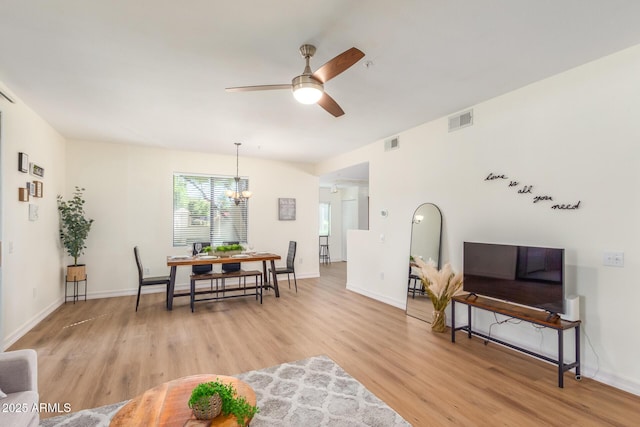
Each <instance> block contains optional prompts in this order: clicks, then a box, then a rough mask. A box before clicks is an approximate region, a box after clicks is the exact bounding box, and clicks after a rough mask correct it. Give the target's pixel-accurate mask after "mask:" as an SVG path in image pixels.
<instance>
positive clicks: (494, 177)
mask: <svg viewBox="0 0 640 427" xmlns="http://www.w3.org/2000/svg"><path fill="white" fill-rule="evenodd" d="M484 180H485V181H498V180H505V181H509V183H508V184H507V187H508V188H515V189H517V190H518V194H531V195H532V196H533V203H538V202H554V200H553V197H552V196H550V195H548V194H539V195H535V194H534V193H533V185H521V183H520V182H518V181H514V180H512V179H509V177H508V176H507V175H505V174H498V173H493V172H490V173H489V175H487V177H486V178H485V179H484ZM579 208H580V200H578V201H577V202H576V203H556V204H553V205H551V209H555V210H576V209H579Z"/></svg>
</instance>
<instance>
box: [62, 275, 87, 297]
mask: <svg viewBox="0 0 640 427" xmlns="http://www.w3.org/2000/svg"><path fill="white" fill-rule="evenodd" d="M69 279H71V280H69ZM81 282H84V293H83V294H80V293H79V287H80V283H81ZM69 283H73V294H72V295H68V294H67V290H68V288H69ZM79 297H84V300H85V301H86V300H87V275H86V274H85V276H84V278H83V279H80V278H77V277H74V278H70V277H69V276H64V303H65V304H66V303H67V301H68V300H69V298H71V300H72V301H73V303H74V304H75V303H76V301H78V299H79Z"/></svg>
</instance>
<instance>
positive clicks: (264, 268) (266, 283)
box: [262, 261, 269, 289]
mask: <svg viewBox="0 0 640 427" xmlns="http://www.w3.org/2000/svg"><path fill="white" fill-rule="evenodd" d="M262 276H263V283H264V286H265V287H266V288H267V289H269V276H268V275H267V261H262Z"/></svg>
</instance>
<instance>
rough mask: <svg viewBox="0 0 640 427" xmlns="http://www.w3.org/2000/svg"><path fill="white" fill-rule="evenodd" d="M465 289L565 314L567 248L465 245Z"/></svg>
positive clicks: (467, 243) (472, 243)
mask: <svg viewBox="0 0 640 427" xmlns="http://www.w3.org/2000/svg"><path fill="white" fill-rule="evenodd" d="M463 274H464V282H463V289H464V290H465V291H466V292H469V293H472V294H476V295H483V296H487V297H491V298H496V299H501V300H505V301H509V302H513V303H516V304H521V305H526V306H530V307H535V308H539V309H542V310H546V311H548V312H549V313H553V314H557V313H564V249H557V248H540V247H532V246H515V245H500V244H493V243H475V242H464V251H463Z"/></svg>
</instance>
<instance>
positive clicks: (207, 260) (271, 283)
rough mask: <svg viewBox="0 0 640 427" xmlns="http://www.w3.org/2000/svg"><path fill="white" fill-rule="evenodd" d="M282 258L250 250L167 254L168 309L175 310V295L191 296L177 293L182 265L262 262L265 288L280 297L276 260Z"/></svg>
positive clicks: (188, 293) (185, 293)
mask: <svg viewBox="0 0 640 427" xmlns="http://www.w3.org/2000/svg"><path fill="white" fill-rule="evenodd" d="M279 259H282V257H281V256H280V255H277V254H273V253H269V252H248V253H242V254H236V255H232V256H216V255H209V256H207V255H195V256H188V255H185V256H181V255H174V256H167V266H168V267H170V272H169V292H168V294H167V310H173V299H174V298H175V297H182V296H190V292H184V293H182V292H181V293H176V292H175V286H176V272H177V269H178V267H181V266H188V267H191V266H194V265H209V264H235V263H245V262H262V274H263V277H264V281H263V283H264V288H266V289H273V291H274V293H275V296H276V298H280V289H279V288H278V276H277V274H276V265H275V261H276V260H279ZM267 262H269V266H270V270H271V280H269V270H268V269H267Z"/></svg>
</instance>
